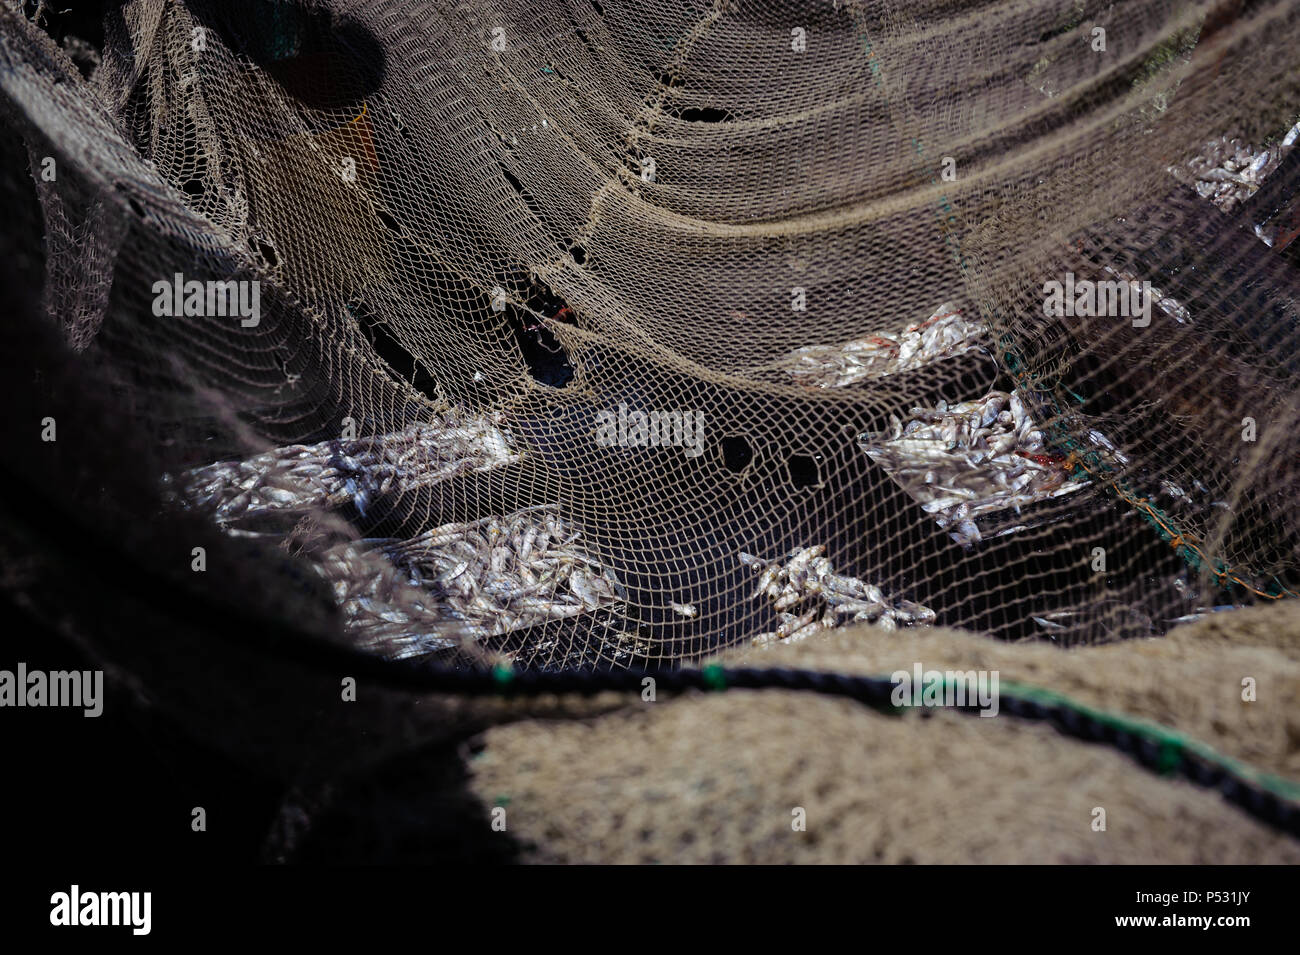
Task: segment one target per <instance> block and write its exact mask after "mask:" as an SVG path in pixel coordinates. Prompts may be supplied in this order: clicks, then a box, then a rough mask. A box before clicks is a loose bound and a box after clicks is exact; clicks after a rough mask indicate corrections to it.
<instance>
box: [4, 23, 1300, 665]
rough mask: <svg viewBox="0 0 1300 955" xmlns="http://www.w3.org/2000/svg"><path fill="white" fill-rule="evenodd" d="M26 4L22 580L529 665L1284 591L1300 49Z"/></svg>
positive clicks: (1222, 33) (1291, 570) (406, 651)
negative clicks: (47, 360)
mask: <svg viewBox="0 0 1300 955" xmlns="http://www.w3.org/2000/svg"><path fill="white" fill-rule="evenodd" d="M41 6H42V9H39V10H38V9H36V7H37V5H36V4H31V3H29V4H27V5H25V6H23V5H16V4H8V5H6V7H5V9H4V10H3V12H0V19H2V23H0V26H2V29H0V104H2V107H3V108H2V115H3V123H4V129H5V133H6V135H5V136H4V137H3V139H4V146H3V148H4V150H5V156H4V160H5V167H6V173H5V177H4V179H3V186H4V200H5V208H6V210H7V216H8V218H9V220H10V221H9V224H8V226H7V228H8V230H9V232H10V235H11V237H12V238H13V240H14V241H13V242H12V246H13V249H12V253H11V254H10V255H9V256H8V258H9V260H10V261H9V263H8V266H7V267H9V268H10V269H11V270H12V272H13V275H14V281H15V283H16V284H17V285H19V286H20V287H21V288H22V289H24V290H27V291H28V292H29V293H30V296H31V297H32V298H33V299H34V300H35V301H36V302H38V304H39V309H40V311H41V312H42V313H43V314H44V315H45V317H46V319H47V320H48V321H47V324H48V325H50V326H53V327H57V328H58V329H59V330H60V332H61V337H62V339H63V342H64V346H65V347H64V348H63V350H62V351H61V352H60V355H61V357H60V359H59V362H62V363H63V364H58V363H54V364H52V365H51V366H50V368H45V369H44V377H43V378H42V368H40V367H38V368H37V375H36V379H35V380H34V381H26V380H25V381H24V383H23V385H24V387H26V388H28V389H29V390H30V389H35V391H34V393H38V394H43V395H46V396H47V397H49V401H51V402H60V401H61V402H63V403H64V405H66V407H67V409H68V411H67V413H65V414H62V415H60V414H55V413H53V412H52V411H49V410H43V406H41V405H40V402H38V401H35V400H33V401H32V402H31V405H30V408H29V409H28V410H29V411H30V413H31V415H32V416H33V417H32V418H31V419H30V420H28V419H27V418H26V417H22V416H21V415H19V414H18V413H17V412H15V413H14V414H13V415H11V416H10V420H11V422H15V423H14V427H15V428H16V430H17V431H18V432H20V433H21V439H20V440H18V439H15V440H13V441H8V442H6V444H7V445H8V448H7V452H6V453H7V467H8V468H9V470H10V472H11V475H26V477H21V478H20V477H14V478H13V480H22V481H26V483H24V484H23V485H22V493H23V494H24V495H26V497H25V500H28V501H30V502H31V504H30V505H24V507H27V506H30V507H31V508H32V509H33V511H34V512H35V513H33V514H32V515H31V520H32V523H33V526H34V527H36V528H45V530H43V531H41V533H40V534H39V535H37V534H35V532H34V537H35V536H39V537H40V539H41V540H42V541H44V543H43V545H42V546H46V547H54V546H55V543H52V542H56V541H62V543H63V544H65V545H67V546H72V538H73V537H76V535H79V534H83V533H88V530H87V529H88V528H89V529H91V530H93V532H94V534H96V535H99V536H98V537H97V538H96V539H97V540H101V541H104V540H111V542H112V543H113V547H114V548H115V549H114V553H116V554H119V556H120V554H122V553H125V554H128V555H130V557H131V560H132V561H134V562H135V565H133V566H137V571H133V573H137V576H138V573H139V571H138V568H148V570H149V572H150V573H151V574H154V575H155V577H154V578H152V579H154V580H155V583H154V585H153V589H152V591H151V592H152V593H154V594H155V595H157V594H158V593H161V592H166V593H170V594H174V595H180V596H181V597H184V595H186V594H189V595H191V596H192V595H194V594H196V593H207V594H208V595H209V596H211V597H212V598H213V599H214V600H217V601H224V602H225V603H227V604H231V603H235V604H239V605H240V606H241V607H243V608H246V609H247V610H248V612H249V613H252V614H256V615H258V618H259V619H260V620H262V621H263V622H274V621H277V620H279V621H281V622H282V623H284V624H285V625H286V626H290V625H291V626H293V627H296V628H298V629H300V630H305V631H307V632H309V633H311V634H313V635H314V636H315V637H317V638H319V639H320V640H322V641H335V642H338V641H341V642H343V643H346V644H347V645H349V646H352V647H360V648H363V649H365V650H366V651H368V652H372V653H374V654H376V655H378V656H381V657H385V658H394V657H403V658H407V657H419V658H428V659H433V660H439V661H443V662H448V663H453V664H457V665H465V664H471V663H485V662H489V661H502V660H508V661H510V662H511V663H512V665H513V666H515V667H517V668H521V669H528V668H534V669H535V668H545V669H571V668H576V667H597V668H611V667H613V668H625V667H658V666H664V665H677V664H680V663H690V662H692V661H696V660H698V659H700V658H701V657H702V656H704V655H706V654H708V653H710V652H713V651H716V650H719V649H723V648H747V647H755V646H757V647H760V648H761V647H762V646H765V645H768V644H771V643H773V642H776V641H783V642H790V641H801V640H804V639H806V638H807V637H808V636H810V635H811V634H812V633H814V632H816V631H818V630H827V629H837V628H841V627H845V626H848V625H850V624H854V623H861V622H869V623H874V624H876V625H878V626H879V627H883V628H886V629H896V628H900V627H924V626H928V625H931V624H942V625H946V626H950V627H956V628H964V629H968V630H974V631H977V632H982V633H990V634H994V635H996V636H999V637H1004V638H1009V639H1015V638H1025V637H1041V638H1044V639H1048V640H1052V641H1056V642H1058V643H1062V644H1066V643H1078V642H1100V641H1107V640H1115V639H1120V638H1124V637H1131V636H1140V635H1149V634H1158V633H1163V632H1164V631H1165V630H1166V629H1167V628H1168V627H1169V626H1170V625H1171V624H1172V623H1173V622H1174V621H1177V620H1182V619H1186V618H1188V617H1191V616H1194V615H1197V614H1206V613H1210V612H1213V611H1214V610H1216V609H1220V608H1224V607H1233V606H1240V605H1242V604H1245V603H1253V602H1261V601H1264V602H1268V601H1274V600H1278V599H1283V598H1286V597H1290V596H1294V595H1296V593H1297V591H1300V519H1298V518H1297V515H1296V512H1295V508H1294V506H1293V505H1294V502H1295V501H1296V499H1297V490H1298V483H1300V470H1298V462H1300V454H1298V453H1297V451H1298V448H1297V442H1298V441H1300V437H1298V435H1300V428H1298V426H1300V404H1298V403H1297V374H1298V372H1300V367H1298V366H1297V360H1298V359H1297V342H1298V340H1300V326H1298V325H1297V321H1298V319H1300V312H1298V308H1300V296H1298V293H1300V276H1298V274H1297V271H1296V258H1295V255H1296V246H1295V245H1294V244H1293V243H1292V241H1291V240H1292V239H1293V238H1294V237H1295V234H1296V233H1297V232H1298V231H1300V207H1298V206H1297V205H1296V204H1295V202H1294V200H1293V197H1294V196H1295V190H1296V187H1297V185H1298V184H1300V150H1295V149H1293V148H1292V144H1293V142H1294V141H1295V139H1296V125H1297V121H1298V120H1300V89H1298V88H1297V87H1300V69H1298V68H1297V67H1298V65H1300V64H1298V63H1297V59H1298V58H1300V53H1298V52H1297V51H1300V5H1297V4H1291V3H1266V2H1261V3H1250V2H1244V0H1240V2H1228V3H1203V4H1196V3H1186V2H1178V3H1158V2H1142V3H1112V2H1110V0H1106V2H1095V3H1094V2H1090V0H1062V2H1050V0H1049V2H1033V3H1029V2H1003V0H996V2H982V3H973V2H963V3H957V2H937V0H936V2H928V3H899V4H895V3H888V2H884V3H879V2H854V0H842V2H829V0H824V2H809V3H794V2H731V0H719V2H716V3H713V4H694V3H671V4H662V3H649V2H645V3H641V2H636V3H615V2H613V0H607V2H604V3H598V2H596V0H554V2H548V3H541V4H539V3H515V2H511V0H483V2H471V3H461V4H455V5H451V4H446V5H444V4H436V3H424V2H418V3H417V2H411V0H366V2H361V0H357V2H348V0H331V2H328V3H326V2H311V0H294V2H290V0H221V2H217V0H213V2H206V0H175V2H164V0H127V2H124V3H121V4H109V5H105V6H104V8H103V9H102V21H99V22H100V23H101V24H102V30H103V35H102V39H100V38H95V39H96V42H95V43H94V44H90V43H85V42H83V40H84V38H74V37H70V36H66V35H65V34H66V32H67V31H66V30H61V28H60V21H59V14H58V13H57V12H55V11H53V10H47V9H44V5H41ZM88 50H89V52H88ZM64 352H66V354H64ZM51 368H53V369H54V370H51ZM59 368H62V369H63V371H62V372H60V371H58V369H59ZM73 369H75V370H73ZM60 375H62V376H63V377H60ZM42 388H45V389H47V390H46V391H41V389H42ZM49 389H52V390H49ZM51 396H52V397H51ZM42 400H44V399H42ZM77 402H80V404H77ZM49 407H50V408H53V407H54V405H53V404H50V405H49ZM77 408H80V412H77V411H76V409H77ZM69 415H73V417H69ZM78 415H79V416H78ZM46 418H48V419H49V423H47V422H46V420H45V419H46ZM19 419H21V420H19ZM50 427H54V428H57V439H56V440H54V441H51V440H49V438H50V435H48V434H45V431H46V430H48V428H50ZM42 435H43V436H44V437H43V438H42ZM96 449H98V450H96ZM114 449H116V450H114ZM128 452H129V454H128ZM114 453H118V454H124V455H128V456H129V461H130V468H129V469H128V470H129V473H130V474H131V477H130V478H129V479H127V478H122V479H121V481H120V484H121V487H120V488H118V491H121V493H118V491H114V493H113V494H112V495H109V496H111V497H112V501H111V502H109V501H106V498H105V495H107V494H108V492H107V491H104V485H105V482H109V479H108V478H107V477H105V474H104V473H103V472H102V471H101V472H96V471H95V469H94V466H93V462H94V461H95V460H98V458H97V457H96V456H97V455H100V456H107V457H105V460H108V459H109V457H111V455H112V454H114ZM38 458H39V461H37V463H36V464H33V463H32V462H33V461H36V460H37V459H38ZM112 461H113V466H114V467H118V466H119V465H121V461H120V460H118V459H116V458H112ZM51 462H54V463H51ZM59 462H61V463H59ZM45 468H49V469H50V471H49V473H51V474H58V475H61V477H60V478H59V480H58V481H44V480H42V479H41V477H40V475H42V474H44V473H46V472H45V471H44V470H43V469H45ZM59 468H62V470H59ZM69 474H75V475H78V477H77V479H76V480H70V479H69V478H68V475H69ZM117 480H118V479H116V478H115V479H114V481H117ZM109 483H112V482H109ZM114 487H117V485H116V484H114ZM122 488H125V489H126V490H121V489H122ZM110 505H111V506H110ZM164 531H165V533H164ZM76 540H77V544H76V546H77V547H83V546H90V545H85V544H83V543H82V541H81V538H80V537H76ZM160 541H163V543H160ZM116 562H117V561H116V560H114V561H107V562H106V563H116ZM108 569H110V568H106V567H104V566H99V567H97V568H96V569H95V572H96V573H100V572H106V571H107V570H108ZM158 581H165V583H158ZM186 599H188V598H186ZM133 612H134V611H133ZM141 612H143V611H141Z"/></svg>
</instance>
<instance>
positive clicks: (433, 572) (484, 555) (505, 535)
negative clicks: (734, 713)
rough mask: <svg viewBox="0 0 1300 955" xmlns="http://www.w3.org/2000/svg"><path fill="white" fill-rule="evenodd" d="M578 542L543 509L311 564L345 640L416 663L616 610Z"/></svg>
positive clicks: (613, 589) (603, 574) (346, 551)
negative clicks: (334, 605)
mask: <svg viewBox="0 0 1300 955" xmlns="http://www.w3.org/2000/svg"><path fill="white" fill-rule="evenodd" d="M580 537H581V534H580V532H578V531H577V530H575V529H573V528H571V527H569V526H568V525H566V524H565V523H564V522H563V521H561V520H560V516H559V513H558V511H557V510H556V509H555V508H553V507H551V506H547V505H543V506H541V507H533V508H525V509H524V510H521V511H516V512H515V513H513V514H510V515H507V516H505V517H497V516H492V517H487V518H483V519H481V520H476V521H470V522H468V523H463V524H443V525H442V526H440V527H435V528H432V529H430V530H428V531H425V532H424V533H422V534H420V535H419V536H417V537H414V538H411V539H410V540H395V539H368V540H363V541H359V542H355V543H348V544H344V545H341V546H336V547H334V548H331V549H330V550H329V551H327V552H326V553H325V554H324V556H323V558H322V559H321V561H320V563H319V565H318V566H319V568H320V571H321V573H322V574H323V575H324V576H325V578H326V579H327V580H329V581H330V583H331V584H332V585H333V587H334V595H335V598H336V599H337V601H338V605H339V607H340V609H341V610H342V612H343V616H344V621H345V623H346V625H347V627H348V629H349V630H350V631H351V632H352V633H354V634H355V635H357V636H359V637H361V638H362V639H363V640H370V641H374V642H380V641H382V642H384V643H385V644H386V645H388V646H389V647H390V649H391V648H392V647H393V646H394V645H395V644H397V645H399V653H398V655H415V654H420V653H427V652H429V651H431V650H436V649H447V648H451V647H462V646H464V645H465V644H466V642H468V641H476V640H480V639H482V638H485V637H492V636H499V635H501V634H504V633H507V632H509V631H511V630H517V629H521V628H525V627H532V626H536V625H538V624H543V623H546V622H547V621H551V620H558V619H561V618H564V617H573V616H576V615H578V614H582V613H589V612H591V611H595V610H597V609H600V608H606V607H610V606H612V605H613V604H615V603H617V602H618V601H619V600H620V599H621V596H620V594H621V593H622V590H623V588H622V587H621V585H620V584H619V582H618V580H617V579H616V578H615V577H614V575H613V574H612V573H611V572H609V571H608V570H605V569H603V568H602V567H601V565H600V562H599V561H597V560H595V559H594V558H592V557H590V556H588V555H587V554H586V553H584V552H583V551H582V549H581V548H580V546H579V543H578V541H579V539H580Z"/></svg>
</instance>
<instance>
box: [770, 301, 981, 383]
mask: <svg viewBox="0 0 1300 955" xmlns="http://www.w3.org/2000/svg"><path fill="white" fill-rule="evenodd" d="M987 332H988V327H987V326H986V325H985V324H984V323H982V322H972V321H968V320H967V319H966V318H965V317H964V316H963V315H962V313H961V310H960V309H958V308H957V307H956V306H955V305H953V304H952V303H951V302H946V303H944V304H943V305H940V306H939V307H938V308H937V309H935V311H934V313H933V314H932V315H931V316H930V317H929V318H927V319H925V321H921V322H913V323H912V324H911V325H908V326H907V327H906V328H904V329H903V330H902V331H901V332H895V331H879V332H875V333H873V334H871V335H868V336H866V337H865V338H859V339H855V340H854V341H851V342H847V343H845V344H843V345H809V346H807V347H805V348H800V349H797V350H796V351H794V352H792V353H791V354H790V355H789V356H787V357H786V358H785V359H783V360H782V365H783V367H784V368H785V370H786V372H787V373H788V374H789V375H790V376H791V377H792V378H794V379H795V380H796V381H798V382H799V383H800V384H806V385H811V386H813V387H817V388H843V387H844V386H846V385H851V384H853V383H854V382H857V381H861V380H863V379H864V378H881V377H883V376H886V375H895V374H898V373H899V372H901V371H909V370H911V369H914V368H919V367H921V366H922V365H925V364H927V363H929V362H932V361H937V360H938V359H941V358H950V357H952V356H954V355H960V354H963V353H965V352H967V351H970V350H971V349H972V348H974V347H975V346H976V344H977V343H978V341H979V340H980V339H981V338H983V337H984V336H985V335H986V334H987Z"/></svg>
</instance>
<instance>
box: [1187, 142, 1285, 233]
mask: <svg viewBox="0 0 1300 955" xmlns="http://www.w3.org/2000/svg"><path fill="white" fill-rule="evenodd" d="M1297 139H1300V123H1297V124H1296V125H1295V126H1293V127H1291V129H1290V131H1289V132H1288V133H1287V134H1286V135H1285V136H1284V137H1283V138H1282V139H1281V140H1279V141H1278V142H1275V143H1273V144H1272V145H1269V146H1251V145H1248V144H1246V143H1244V142H1242V141H1241V140H1240V139H1235V138H1232V137H1229V136H1219V137H1218V138H1216V139H1211V140H1210V141H1209V142H1207V143H1206V144H1205V145H1204V146H1203V147H1201V151H1200V152H1199V153H1198V154H1197V155H1196V156H1194V157H1193V158H1192V159H1190V160H1188V161H1187V162H1186V163H1184V164H1183V165H1181V166H1171V167H1170V168H1169V172H1170V173H1172V174H1173V176H1174V178H1176V179H1177V180H1178V181H1180V182H1184V183H1187V184H1188V185H1190V186H1192V187H1193V188H1195V189H1196V192H1197V194H1198V195H1200V196H1201V197H1202V198H1204V199H1209V200H1210V201H1211V202H1213V203H1214V204H1215V205H1216V206H1218V207H1219V208H1220V209H1222V210H1223V211H1224V212H1231V211H1232V210H1233V209H1235V208H1236V207H1237V206H1238V205H1239V204H1240V203H1242V202H1245V201H1246V200H1247V199H1249V198H1250V197H1251V196H1252V195H1254V194H1255V190H1257V189H1258V188H1259V185H1260V183H1261V182H1263V181H1264V179H1265V177H1267V176H1268V174H1269V173H1271V172H1272V171H1273V170H1274V169H1276V168H1277V167H1278V165H1279V164H1280V163H1281V162H1282V159H1283V158H1284V157H1285V156H1286V153H1287V150H1289V149H1290V148H1291V147H1292V146H1293V145H1294V144H1295V142H1296V140H1297ZM1261 238H1264V237H1263V236H1261ZM1265 241H1266V242H1267V241H1268V239H1267V238H1265ZM1270 244H1272V243H1270Z"/></svg>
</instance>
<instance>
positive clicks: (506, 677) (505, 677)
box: [492, 660, 515, 686]
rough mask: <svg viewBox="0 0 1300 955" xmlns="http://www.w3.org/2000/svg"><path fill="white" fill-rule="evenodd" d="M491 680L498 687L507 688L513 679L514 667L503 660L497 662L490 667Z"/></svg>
mask: <svg viewBox="0 0 1300 955" xmlns="http://www.w3.org/2000/svg"><path fill="white" fill-rule="evenodd" d="M492 679H493V680H495V681H496V683H497V685H498V686H509V685H510V684H511V683H513V682H514V679H515V670H514V667H512V666H511V665H510V664H509V663H507V662H506V661H504V660H501V661H499V662H498V663H497V664H496V666H494V667H492Z"/></svg>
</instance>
